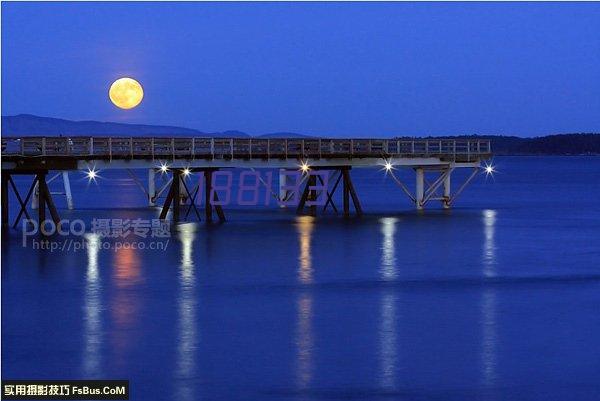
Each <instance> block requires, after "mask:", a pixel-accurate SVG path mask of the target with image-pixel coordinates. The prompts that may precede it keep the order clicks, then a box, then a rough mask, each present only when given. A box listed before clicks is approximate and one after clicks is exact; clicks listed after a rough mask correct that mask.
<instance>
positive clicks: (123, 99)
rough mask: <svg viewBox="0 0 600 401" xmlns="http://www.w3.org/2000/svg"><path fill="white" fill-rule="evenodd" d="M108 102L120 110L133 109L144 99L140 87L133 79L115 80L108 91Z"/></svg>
mask: <svg viewBox="0 0 600 401" xmlns="http://www.w3.org/2000/svg"><path fill="white" fill-rule="evenodd" d="M108 96H109V97H110V101H111V102H113V103H114V105H115V106H117V107H119V108H121V109H126V110H127V109H133V108H134V107H136V106H137V105H138V104H140V103H141V101H142V99H143V98H144V90H143V89H142V85H140V83H139V82H138V81H136V80H135V79H133V78H120V79H117V80H116V81H115V82H113V84H112V85H111V86H110V90H109V91H108Z"/></svg>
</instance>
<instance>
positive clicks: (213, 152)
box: [2, 136, 492, 226]
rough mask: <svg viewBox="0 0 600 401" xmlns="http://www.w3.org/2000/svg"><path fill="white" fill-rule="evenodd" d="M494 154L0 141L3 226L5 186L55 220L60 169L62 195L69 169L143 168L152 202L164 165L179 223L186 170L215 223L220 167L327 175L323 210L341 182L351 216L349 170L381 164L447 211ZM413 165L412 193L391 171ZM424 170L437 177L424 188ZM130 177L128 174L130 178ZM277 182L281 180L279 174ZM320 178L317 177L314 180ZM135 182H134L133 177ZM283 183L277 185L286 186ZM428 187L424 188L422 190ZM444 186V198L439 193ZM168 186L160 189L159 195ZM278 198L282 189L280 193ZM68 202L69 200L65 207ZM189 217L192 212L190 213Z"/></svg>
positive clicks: (458, 146) (244, 142)
mask: <svg viewBox="0 0 600 401" xmlns="http://www.w3.org/2000/svg"><path fill="white" fill-rule="evenodd" d="M491 155H492V152H491V145H490V141H489V140H480V139H477V140H456V139H444V138H439V139H414V140H413V139H340V138H305V139H299V138H269V139H262V138H182V137H177V138H165V137H153V138H147V137H90V136H72V137H43V136H27V137H3V138H2V225H3V226H7V225H8V224H9V222H8V216H9V213H8V212H9V202H8V199H9V195H8V194H9V189H12V191H14V193H15V195H16V198H17V200H18V202H19V205H18V206H19V207H20V210H19V215H18V217H17V221H16V222H15V223H14V225H15V226H16V225H17V224H18V220H19V219H20V218H21V217H27V218H29V217H30V215H29V212H28V206H27V205H28V203H29V201H30V199H31V200H32V201H33V203H35V204H37V207H38V210H39V212H38V219H39V221H40V222H41V221H43V220H44V219H45V211H46V207H47V208H48V209H49V211H50V214H51V217H52V219H53V220H54V221H55V222H57V221H59V220H60V218H59V216H58V212H57V210H56V207H55V206H54V202H53V200H52V196H51V194H50V191H49V190H48V185H47V180H46V176H47V174H48V173H49V172H50V171H59V172H63V181H64V183H65V193H68V197H70V196H71V195H70V186H69V189H68V191H67V186H68V185H69V184H68V171H71V170H83V171H86V170H89V171H97V170H106V169H126V170H130V171H132V170H139V169H143V170H146V171H148V186H147V189H145V187H144V186H143V185H142V184H141V183H139V182H138V183H139V184H140V185H141V186H142V189H143V190H144V191H145V192H146V193H147V195H148V200H149V204H150V205H153V204H154V203H155V201H156V200H157V198H158V196H157V191H156V188H155V182H154V176H155V172H156V171H158V170H160V169H164V168H165V166H168V170H169V171H170V173H171V174H172V179H171V180H170V184H169V188H168V192H167V193H166V194H167V196H166V199H165V202H164V203H163V208H162V212H161V214H160V217H161V218H162V219H165V218H167V217H168V216H169V212H171V213H170V215H171V218H172V220H174V221H179V220H180V204H181V203H182V202H181V199H187V200H191V205H190V207H193V209H194V211H195V213H196V215H197V216H198V218H200V214H199V212H198V210H197V209H196V205H195V204H194V202H193V199H194V198H195V195H193V193H192V192H193V191H190V190H189V188H187V187H186V185H185V180H182V175H183V174H184V172H185V173H186V174H189V173H190V172H193V173H201V174H202V175H203V176H204V183H205V187H206V189H205V191H204V192H205V194H206V199H205V201H206V203H205V219H206V221H211V220H212V209H213V205H212V203H213V202H214V200H215V199H210V196H211V195H210V194H211V192H213V194H214V196H217V194H216V192H215V191H211V189H212V180H211V177H212V174H213V172H215V171H218V170H219V169H231V168H247V169H260V168H269V169H280V171H286V170H287V171H289V170H294V171H298V170H299V169H302V170H305V171H307V170H330V171H331V173H332V176H335V177H336V178H337V180H335V179H334V180H333V181H335V183H334V184H333V187H332V188H331V190H330V189H329V188H327V189H326V195H327V203H326V204H325V208H324V209H323V210H325V209H327V207H328V206H331V207H332V209H333V210H335V211H337V207H336V206H335V204H334V203H333V194H334V193H335V191H336V189H337V188H338V186H339V185H338V184H339V183H340V181H341V182H342V193H343V211H344V215H346V216H348V215H349V214H350V199H351V200H352V204H353V206H354V210H355V213H356V214H358V215H360V214H361V213H362V207H361V205H360V201H359V198H358V194H357V192H356V190H355V188H354V185H353V183H352V179H351V169H352V168H361V167H374V166H380V167H381V168H385V169H387V170H388V172H390V173H391V174H392V176H393V178H394V180H395V181H396V183H397V184H398V186H399V187H400V188H401V189H402V190H403V191H404V192H405V193H406V194H407V196H408V197H409V198H410V199H411V200H412V201H413V202H414V204H415V206H416V208H417V209H422V208H423V207H424V206H425V204H426V203H427V202H429V201H430V200H439V201H441V202H442V206H443V207H445V208H448V207H450V205H451V204H452V202H453V201H454V199H455V198H456V197H457V196H458V194H460V192H462V190H463V189H464V187H466V185H467V184H468V183H469V182H470V181H471V179H472V178H473V177H474V176H475V175H476V174H477V173H478V172H479V171H480V170H481V163H482V162H484V161H486V160H488V159H490V158H491ZM403 167H404V168H411V169H413V170H414V171H415V173H416V174H415V176H416V181H415V186H414V191H411V190H410V189H409V186H407V185H406V184H405V183H403V182H401V181H400V180H399V179H398V178H397V177H396V176H395V175H394V174H393V170H394V169H396V168H403ZM457 168H470V169H472V174H471V175H470V176H469V178H468V179H467V181H466V182H465V183H464V184H463V185H462V186H460V187H459V188H458V189H457V191H455V193H454V194H453V193H451V188H450V176H451V173H452V171H454V170H455V169H457ZM426 173H428V174H430V175H431V174H432V173H433V174H434V175H435V179H434V180H433V182H431V183H429V181H427V179H426V178H425V175H426ZM16 174H20V175H31V176H32V177H33V179H32V185H31V187H30V189H29V191H28V192H27V194H26V195H25V196H24V197H22V196H21V194H19V192H18V191H17V188H16V186H15V185H14V182H13V181H12V178H11V176H13V175H16ZM132 176H133V175H132ZM280 177H281V176H280ZM317 178H318V176H315V175H307V179H306V180H305V182H304V190H303V191H302V196H301V197H300V199H298V207H297V212H298V213H305V204H306V202H307V200H311V199H314V198H315V197H316V196H317V193H316V190H315V187H316V184H317V183H316V180H317ZM319 179H320V178H319ZM136 181H137V179H136ZM283 181H285V180H284V179H283V178H280V182H279V185H280V188H281V186H282V185H283ZM426 184H428V187H427V188H426V187H425V186H426ZM441 187H443V194H442V195H439V194H438V193H437V191H438V189H439V188H441ZM165 190H166V188H163V189H162V190H160V191H158V192H159V194H160V193H162V192H163V191H165ZM282 195H283V194H282V193H281V190H280V196H282ZM69 204H71V203H69ZM214 208H215V210H216V212H217V215H218V218H219V220H222V221H224V220H225V214H224V211H223V209H222V207H221V206H219V205H215V207H214ZM308 209H309V213H311V214H315V213H316V208H314V207H309V208H308ZM188 213H189V210H188Z"/></svg>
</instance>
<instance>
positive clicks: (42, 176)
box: [37, 173, 46, 231]
mask: <svg viewBox="0 0 600 401" xmlns="http://www.w3.org/2000/svg"><path fill="white" fill-rule="evenodd" d="M42 181H44V182H46V173H37V182H38V194H37V196H38V227H39V229H40V231H41V230H42V224H43V222H44V220H46V199H45V198H46V194H45V192H44V191H43V190H42Z"/></svg>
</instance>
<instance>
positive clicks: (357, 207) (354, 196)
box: [343, 169, 363, 216]
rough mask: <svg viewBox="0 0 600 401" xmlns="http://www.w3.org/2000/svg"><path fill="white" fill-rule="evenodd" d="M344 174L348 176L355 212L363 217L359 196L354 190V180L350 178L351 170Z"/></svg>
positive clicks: (344, 171) (345, 171)
mask: <svg viewBox="0 0 600 401" xmlns="http://www.w3.org/2000/svg"><path fill="white" fill-rule="evenodd" d="M343 174H346V176H347V181H348V190H349V191H350V196H351V197H352V203H353V204H354V210H355V211H356V215H357V216H361V215H362V214H363V211H362V207H361V205H360V200H359V199H358V195H357V194H356V190H355V189H354V184H353V183H352V178H351V177H350V169H347V170H343Z"/></svg>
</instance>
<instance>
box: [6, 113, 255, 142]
mask: <svg viewBox="0 0 600 401" xmlns="http://www.w3.org/2000/svg"><path fill="white" fill-rule="evenodd" d="M2 135H7V136H8V135H10V136H36V135H40V136H42V135H46V136H58V135H63V136H68V135H106V136H217V137H246V136H248V135H247V134H245V133H243V132H239V131H227V132H223V133H220V132H216V133H205V132H201V131H198V130H195V129H191V128H182V127H170V126H164V125H143V124H123V123H112V122H100V121H71V120H63V119H60V118H51V117H38V116H34V115H30V114H19V115H17V116H2Z"/></svg>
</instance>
